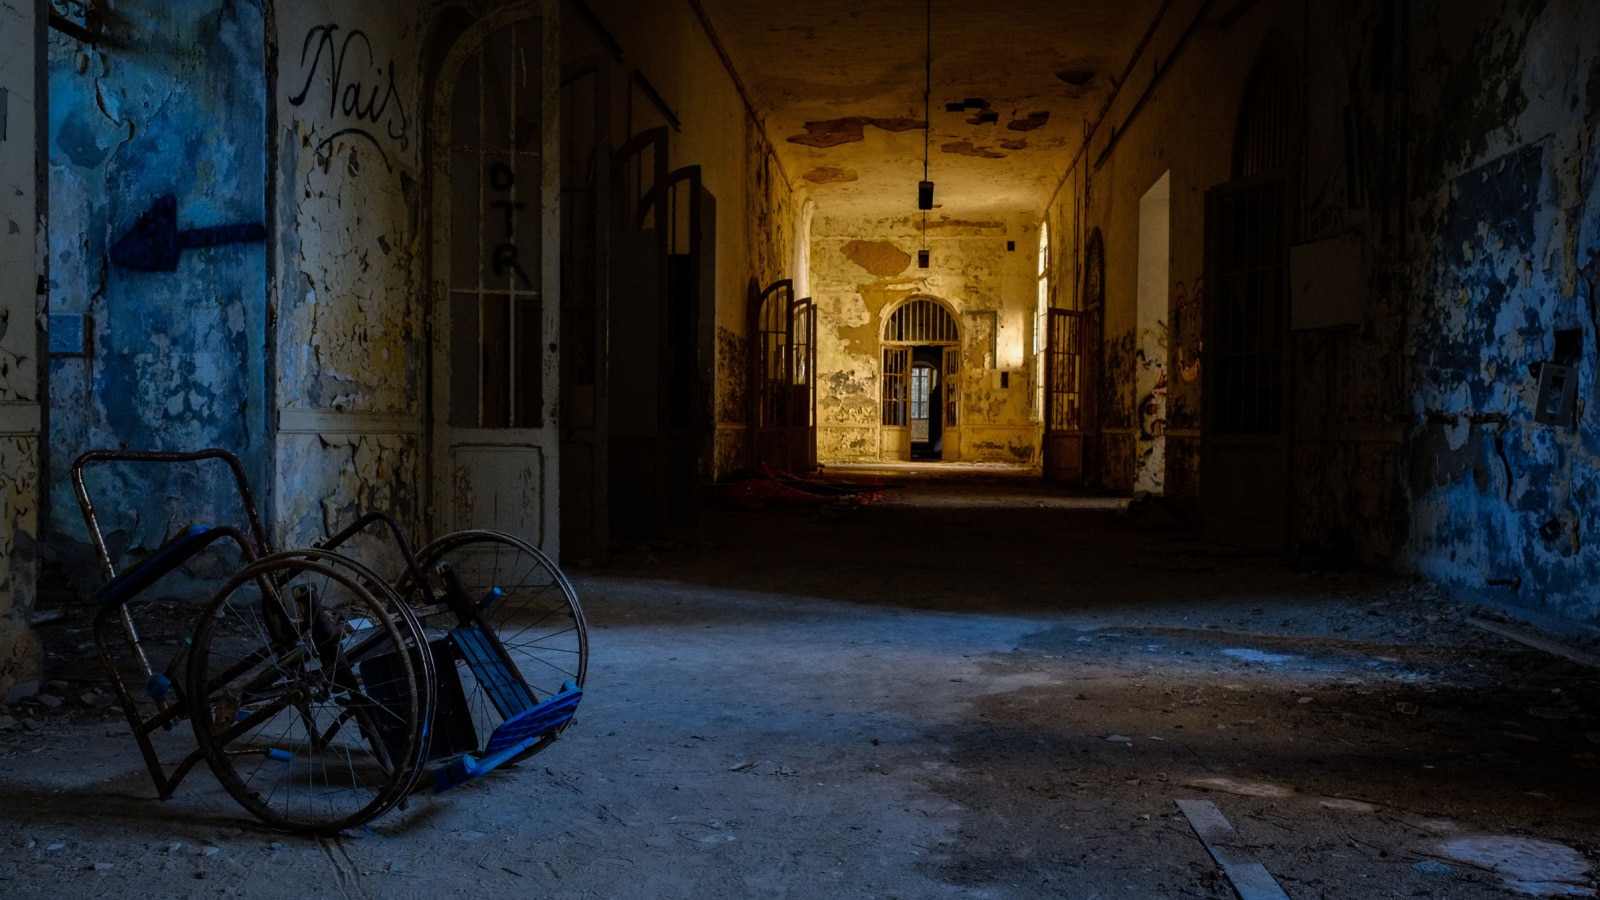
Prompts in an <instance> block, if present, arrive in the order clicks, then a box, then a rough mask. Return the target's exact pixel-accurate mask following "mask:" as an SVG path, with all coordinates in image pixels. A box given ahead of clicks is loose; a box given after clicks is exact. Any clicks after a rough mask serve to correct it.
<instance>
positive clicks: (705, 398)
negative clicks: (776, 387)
mask: <svg viewBox="0 0 1600 900" xmlns="http://www.w3.org/2000/svg"><path fill="white" fill-rule="evenodd" d="M646 202H647V203H649V204H651V206H652V207H653V208H654V215H655V217H656V223H657V226H658V228H659V229H660V230H661V232H662V233H663V234H664V235H665V236H666V247H665V253H666V274H667V277H666V289H665V296H664V298H663V300H664V302H663V306H662V312H661V329H662V335H661V337H662V341H661V353H662V362H663V365H662V382H661V385H660V388H659V390H660V393H661V403H662V412H663V416H662V448H661V463H662V476H663V477H662V481H661V489H662V491H663V503H664V504H665V507H666V515H667V520H668V522H669V524H678V525H681V524H688V523H690V522H692V521H693V520H694V515H695V510H696V507H697V506H698V488H699V487H700V486H701V484H702V483H705V484H709V483H710V481H711V471H712V467H713V460H712V457H713V455H714V453H715V424H714V423H715V418H714V412H713V403H714V401H715V397H714V394H713V390H714V388H713V385H714V383H715V378H716V374H715V373H716V366H715V362H716V361H715V352H716V350H715V344H714V341H715V335H714V331H713V329H714V327H715V322H716V261H715V257H714V252H715V247H716V224H715V219H714V218H713V217H714V215H715V205H714V204H713V202H712V201H711V195H710V193H709V192H707V191H706V189H705V185H704V183H703V181H702V179H701V170H700V167H699V166H686V167H684V168H681V169H677V170H675V171H673V172H671V173H670V174H668V175H667V178H666V180H665V181H663V182H662V183H661V184H660V185H658V186H657V189H656V190H655V191H654V192H652V194H651V196H650V197H648V198H647V199H646Z"/></svg>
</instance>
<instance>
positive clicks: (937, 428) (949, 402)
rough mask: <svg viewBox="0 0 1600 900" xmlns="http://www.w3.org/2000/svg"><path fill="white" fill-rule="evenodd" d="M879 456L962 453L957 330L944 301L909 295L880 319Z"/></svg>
mask: <svg viewBox="0 0 1600 900" xmlns="http://www.w3.org/2000/svg"><path fill="white" fill-rule="evenodd" d="M881 372H882V380H883V390H882V394H881V397H882V400H881V402H882V408H883V418H882V422H881V429H882V430H881V432H880V435H881V436H880V438H879V457H880V458H881V459H886V460H902V461H909V460H912V459H926V460H943V461H945V462H953V461H955V460H957V459H960V457H961V437H960V431H959V427H960V424H961V420H960V401H961V392H960V375H961V332H960V329H959V328H958V327H957V325H956V318H955V316H954V315H953V314H952V313H951V312H950V309H949V308H948V307H947V306H945V305H944V303H943V301H940V300H937V299H935V298H933V297H912V298H911V299H909V300H907V301H906V302H905V303H903V304H901V305H900V306H898V307H896V308H895V309H894V311H893V312H891V313H890V314H889V315H888V316H886V317H885V318H884V326H883V368H882V370H881Z"/></svg>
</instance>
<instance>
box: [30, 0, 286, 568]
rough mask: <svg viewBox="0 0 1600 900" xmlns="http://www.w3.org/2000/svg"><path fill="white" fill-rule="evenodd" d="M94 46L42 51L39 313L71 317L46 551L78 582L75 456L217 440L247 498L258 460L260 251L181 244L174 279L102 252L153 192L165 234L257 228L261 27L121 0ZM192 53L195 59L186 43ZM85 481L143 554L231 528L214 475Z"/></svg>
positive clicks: (80, 542)
mask: <svg viewBox="0 0 1600 900" xmlns="http://www.w3.org/2000/svg"><path fill="white" fill-rule="evenodd" d="M107 27H108V29H109V30H111V31H113V32H114V34H115V40H114V41H108V42H106V43H105V44H104V45H103V46H101V47H98V48H96V47H90V46H87V45H82V44H79V43H78V42H77V41H75V40H71V39H69V38H67V37H65V36H63V35H60V34H56V33H52V35H51V38H50V44H49V72H50V111H49V152H50V189H51V192H50V212H51V220H52V227H51V229H50V237H49V253H50V263H51V266H50V269H51V273H52V278H51V282H50V312H51V313H52V314H54V315H67V316H87V317H88V322H89V323H90V325H89V327H88V328H86V343H85V346H84V348H83V352H82V353H80V354H68V355H60V356H56V357H53V358H52V359H51V362H50V439H49V471H50V472H51V479H50V511H51V517H50V521H49V523H48V528H49V532H50V539H51V546H50V552H51V554H52V555H53V556H54V557H55V558H57V559H59V560H60V561H61V562H63V563H64V564H65V565H66V566H67V569H68V573H69V575H71V576H73V577H74V578H75V579H77V580H78V581H79V585H78V586H79V587H80V588H92V587H93V586H95V585H97V584H98V582H99V579H100V575H99V571H98V567H95V566H93V565H85V564H84V563H85V561H86V558H85V554H86V553H87V550H86V548H85V545H84V542H85V541H86V540H87V535H86V534H85V532H84V527H83V522H82V519H81V517H80V516H79V514H78V508H77V503H76V500H75V499H74V497H73V494H72V489H71V485H70V482H69V481H68V478H67V475H68V471H69V467H70V465H71V462H72V460H73V459H74V458H75V457H77V456H78V454H80V453H82V452H84V451H85V450H89V449H91V448H118V447H121V448H128V449H162V450H190V449H198V448H202V447H222V448H225V449H227V450H230V451H232V452H234V453H236V454H238V455H239V456H240V457H241V458H243V460H244V461H245V464H246V467H247V469H248V470H249V471H250V472H251V474H252V476H253V480H254V481H255V482H256V487H257V488H258V490H259V489H260V488H262V487H263V486H264V484H263V483H264V481H265V478H264V475H265V472H266V466H267V461H268V459H269V450H268V445H267V434H266V432H267V412H268V410H267V404H266V395H265V370H266V365H267V361H266V359H265V350H266V341H265V335H266V328H267V324H266V316H267V303H266V252H265V249H264V247H263V245H262V243H261V242H260V241H259V240H256V241H243V242H238V243H228V244H225V245H222V246H216V247H205V248H188V249H183V250H182V251H181V252H180V253H179V256H178V259H177V267H176V270H175V271H141V270H139V269H138V268H136V267H132V266H124V265H121V264H118V263H115V262H113V261H112V260H111V250H112V248H113V247H114V246H116V245H117V242H118V241H119V240H120V239H121V238H122V237H123V235H124V234H126V233H128V232H129V230H130V229H132V228H133V227H134V224H135V222H136V220H138V219H139V218H140V217H141V215H142V214H144V213H145V211H146V210H148V209H150V208H151V207H152V205H153V204H154V203H155V202H156V201H157V198H159V197H161V196H163V195H167V194H171V195H173V196H174V197H175V198H176V216H177V222H176V226H177V228H178V229H180V230H181V229H190V228H196V227H204V226H218V225H235V224H243V225H262V224H263V223H264V222H265V208H264V207H265V203H264V200H265V194H266V154H265V145H266V133H265V126H266V107H265V94H266V92H265V84H266V59H265V52H264V35H265V23H264V21H263V15H262V10H261V6H260V3H259V2H251V0H243V2H224V0H182V2H156V0H126V2H122V3H119V4H118V5H117V15H116V16H115V17H114V18H113V19H112V20H111V22H110V23H109V24H108V26H107ZM196 47H203V48H204V52H194V51H193V48H196ZM100 471H101V477H99V478H97V479H96V482H95V483H96V485H97V486H98V487H99V488H100V489H101V490H102V491H104V492H105V494H106V495H107V496H109V497H111V498H115V499H114V500H113V501H112V505H114V506H116V507H117V509H118V511H126V512H128V513H129V516H128V517H127V518H126V520H125V526H126V529H127V531H126V533H125V534H123V535H121V536H119V538H118V540H117V544H118V546H119V547H121V548H123V549H125V550H131V551H140V550H142V551H148V550H151V549H154V548H155V547H156V546H158V545H160V544H161V543H162V541H163V540H164V539H165V538H166V537H168V536H169V535H170V534H172V533H173V532H174V531H175V530H177V529H179V528H182V527H185V526H187V525H189V524H191V523H193V522H195V521H239V519H238V517H237V512H236V511H235V510H233V509H232V507H231V504H229V503H228V502H227V501H226V500H225V499H223V498H226V497H228V496H229V495H230V493H231V491H229V490H227V489H225V488H224V487H223V485H224V484H225V483H226V482H222V481H218V480H216V479H210V480H208V481H206V482H205V485H206V486H205V487H203V488H197V486H196V484H195V483H193V482H189V481H186V480H184V479H183V478H182V477H179V476H178V475H177V474H175V473H174V471H173V470H172V469H170V468H155V467H148V466H146V467H121V468H117V469H115V470H100Z"/></svg>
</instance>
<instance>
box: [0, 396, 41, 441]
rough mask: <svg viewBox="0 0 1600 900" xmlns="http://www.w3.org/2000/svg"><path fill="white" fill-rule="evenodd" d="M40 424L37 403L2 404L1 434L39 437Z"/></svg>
mask: <svg viewBox="0 0 1600 900" xmlns="http://www.w3.org/2000/svg"><path fill="white" fill-rule="evenodd" d="M40 422H41V418H40V412H39V404H37V403H0V434H3V435H13V436H14V435H37V434H38V433H39V431H40Z"/></svg>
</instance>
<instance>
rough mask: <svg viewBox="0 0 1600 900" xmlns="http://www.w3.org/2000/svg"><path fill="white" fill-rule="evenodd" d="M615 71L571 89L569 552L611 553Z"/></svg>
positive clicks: (565, 250) (566, 383) (565, 543)
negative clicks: (609, 341) (608, 359)
mask: <svg viewBox="0 0 1600 900" xmlns="http://www.w3.org/2000/svg"><path fill="white" fill-rule="evenodd" d="M610 95H611V89H610V61H609V59H599V60H591V61H588V62H586V63H584V64H582V65H579V66H575V67H573V70H572V71H569V72H567V73H566V75H565V77H564V78H563V79H562V83H561V344H560V353H561V416H560V426H561V476H560V482H561V552H562V555H563V556H564V557H565V561H567V562H576V561H579V560H592V561H604V560H605V558H606V555H607V551H608V549H609V545H610V541H611V534H610V515H609V509H608V506H609V502H610V501H609V499H608V490H607V488H608V479H607V474H608V471H607V470H608V462H607V453H608V451H607V438H608V432H609V424H610V423H609V416H610V413H609V410H608V406H607V402H606V400H607V377H606V376H607V368H606V364H605V353H606V331H607V328H608V325H607V322H608V311H609V310H608V303H607V299H608V289H609V285H610V279H609V278H608V277H607V272H608V266H609V262H608V258H609V252H608V251H609V248H610V235H611V221H610V218H611V217H610V210H611V181H612V179H611V177H610V172H611V149H610V145H609V142H608V140H607V135H608V134H609V133H610V115H609V111H610V103H609V98H610Z"/></svg>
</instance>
